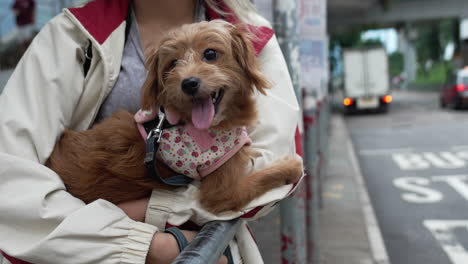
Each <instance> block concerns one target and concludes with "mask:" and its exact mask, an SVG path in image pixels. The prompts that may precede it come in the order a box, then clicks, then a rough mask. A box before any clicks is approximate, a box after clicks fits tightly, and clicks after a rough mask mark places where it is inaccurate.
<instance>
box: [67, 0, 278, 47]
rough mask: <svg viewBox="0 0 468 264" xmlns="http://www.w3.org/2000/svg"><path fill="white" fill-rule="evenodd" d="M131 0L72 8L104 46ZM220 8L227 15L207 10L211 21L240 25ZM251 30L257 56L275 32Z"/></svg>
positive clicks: (105, 0) (98, 1)
mask: <svg viewBox="0 0 468 264" xmlns="http://www.w3.org/2000/svg"><path fill="white" fill-rule="evenodd" d="M130 4H131V0H95V1H91V2H89V3H87V4H86V5H85V6H83V7H79V8H70V9H69V10H70V13H72V14H73V15H74V16H75V17H76V19H77V20H78V21H79V22H80V23H81V25H82V26H83V27H84V28H85V29H86V30H87V31H88V32H89V34H90V35H91V36H92V37H94V38H95V39H96V41H97V42H98V43H99V44H101V45H102V44H103V43H104V42H105V41H106V40H107V38H108V37H109V36H110V35H111V34H112V32H114V31H115V30H116V29H117V27H118V26H119V25H120V24H122V23H123V22H124V21H125V19H126V18H127V14H128V9H129V8H130ZM219 8H220V9H221V10H223V11H224V12H225V13H226V14H227V15H225V16H221V15H220V14H218V13H216V12H215V11H214V10H212V9H211V8H209V7H208V8H207V15H208V17H209V19H210V20H211V19H224V20H226V21H228V22H230V23H232V24H238V23H239V22H240V21H239V18H237V17H236V16H235V15H233V12H232V10H230V9H229V8H228V7H227V5H225V4H224V2H223V1H219ZM249 30H250V31H251V32H252V33H253V34H254V35H255V38H254V39H253V40H252V42H253V45H254V48H255V51H256V53H257V55H258V54H259V53H260V52H261V51H262V50H263V48H264V47H265V45H266V44H267V42H268V41H269V40H270V39H271V37H272V36H273V34H274V32H273V30H272V29H271V28H268V27H256V26H253V25H249Z"/></svg>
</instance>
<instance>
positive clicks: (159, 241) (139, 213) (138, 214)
mask: <svg viewBox="0 0 468 264" xmlns="http://www.w3.org/2000/svg"><path fill="white" fill-rule="evenodd" d="M148 203H149V197H148V198H143V199H140V200H134V201H129V202H124V203H120V204H118V205H117V206H118V207H119V208H120V209H122V210H123V211H124V212H125V213H126V214H127V215H128V217H130V218H131V219H133V220H135V221H139V222H144V221H145V215H146V208H147V207H148ZM181 231H182V233H183V234H184V235H185V237H186V238H187V241H189V242H190V241H192V240H193V238H194V237H195V235H196V234H197V233H196V232H193V231H186V230H181ZM179 253H180V252H179V246H178V245H177V241H176V240H175V238H174V236H172V235H171V234H168V233H162V232H156V233H155V235H154V237H153V240H152V241H151V244H150V249H149V252H148V255H147V257H146V263H147V264H170V263H171V262H172V261H174V260H175V258H176V257H177V256H178V255H179ZM218 264H227V259H226V257H225V256H222V257H221V258H220V260H219V261H218Z"/></svg>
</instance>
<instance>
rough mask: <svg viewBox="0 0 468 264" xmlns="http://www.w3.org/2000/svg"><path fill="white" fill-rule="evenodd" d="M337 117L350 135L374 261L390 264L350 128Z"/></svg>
mask: <svg viewBox="0 0 468 264" xmlns="http://www.w3.org/2000/svg"><path fill="white" fill-rule="evenodd" d="M337 117H338V118H339V120H340V122H342V123H343V128H344V129H345V134H346V136H347V137H348V143H347V148H348V155H349V157H350V161H351V164H352V170H353V171H354V173H353V175H354V180H355V181H356V185H357V186H358V188H359V190H358V193H359V200H360V201H361V205H362V214H363V215H364V221H365V222H366V231H367V237H368V239H369V247H370V249H371V251H372V258H373V262H374V263H375V264H390V260H389V258H388V254H387V249H386V248H385V243H384V240H383V237H382V232H381V231H380V227H379V224H378V222H377V218H376V216H375V212H374V208H373V207H372V204H371V202H370V199H369V193H368V191H367V186H366V183H365V181H364V178H363V176H362V171H361V166H360V165H359V162H358V159H357V155H356V152H355V148H354V144H353V142H352V140H351V136H350V133H349V130H348V128H347V126H346V124H345V122H344V118H343V116H341V115H338V116H337Z"/></svg>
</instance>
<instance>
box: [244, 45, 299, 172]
mask: <svg viewBox="0 0 468 264" xmlns="http://www.w3.org/2000/svg"><path fill="white" fill-rule="evenodd" d="M259 60H260V66H261V67H262V71H263V73H264V74H265V76H267V78H268V79H269V80H270V82H271V83H272V88H271V89H269V90H267V95H266V96H265V95H262V94H258V95H257V105H258V123H257V125H256V126H255V127H253V128H251V129H250V130H249V136H250V138H251V139H252V142H253V144H252V147H253V148H254V150H255V151H256V152H257V153H259V155H258V156H257V157H256V158H255V160H254V169H255V170H259V169H262V168H265V167H267V166H268V164H270V163H271V162H273V161H275V160H277V159H280V158H282V157H285V156H288V155H289V156H291V155H295V153H296V148H295V141H294V140H295V137H294V136H295V133H296V130H297V129H298V127H299V118H300V108H299V104H298V101H297V98H296V95H295V93H294V88H293V85H292V82H291V77H290V76H289V72H288V68H287V65H286V62H285V60H284V57H283V54H282V52H281V49H280V47H279V44H278V41H277V40H276V37H275V36H273V37H272V38H271V39H270V41H269V42H268V43H267V44H266V46H265V47H264V49H263V51H262V52H261V53H260V55H259ZM298 158H300V157H298Z"/></svg>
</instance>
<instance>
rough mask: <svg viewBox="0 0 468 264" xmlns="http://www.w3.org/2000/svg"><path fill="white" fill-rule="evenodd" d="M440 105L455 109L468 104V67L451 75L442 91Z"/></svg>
mask: <svg viewBox="0 0 468 264" xmlns="http://www.w3.org/2000/svg"><path fill="white" fill-rule="evenodd" d="M440 106H441V107H446V106H451V107H453V108H455V109H460V108H463V107H465V106H468V67H467V68H465V69H463V70H460V71H458V72H457V73H456V74H452V75H451V76H450V77H449V80H448V82H447V84H445V85H444V87H443V88H442V90H441V93H440Z"/></svg>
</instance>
